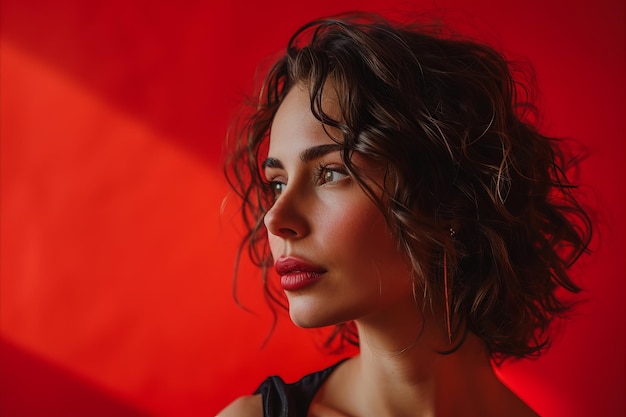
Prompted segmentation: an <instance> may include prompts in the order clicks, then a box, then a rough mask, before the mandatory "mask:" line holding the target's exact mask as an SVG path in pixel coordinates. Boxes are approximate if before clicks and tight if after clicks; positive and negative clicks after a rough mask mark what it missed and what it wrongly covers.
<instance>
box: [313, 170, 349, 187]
mask: <svg viewBox="0 0 626 417" xmlns="http://www.w3.org/2000/svg"><path fill="white" fill-rule="evenodd" d="M347 176H348V174H346V173H345V172H343V171H340V170H337V169H331V168H323V169H322V170H321V173H320V180H319V181H320V184H332V183H335V182H338V181H341V180H342V179H344V178H346V177H347Z"/></svg>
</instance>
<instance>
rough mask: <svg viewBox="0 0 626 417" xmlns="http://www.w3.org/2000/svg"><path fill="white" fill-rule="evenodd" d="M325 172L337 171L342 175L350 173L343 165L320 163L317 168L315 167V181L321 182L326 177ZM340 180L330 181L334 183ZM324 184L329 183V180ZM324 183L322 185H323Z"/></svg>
mask: <svg viewBox="0 0 626 417" xmlns="http://www.w3.org/2000/svg"><path fill="white" fill-rule="evenodd" d="M324 172H336V173H339V174H341V175H346V176H347V175H348V173H347V172H346V170H345V169H344V168H343V167H338V166H331V165H327V164H325V163H320V164H319V165H318V166H317V168H316V169H315V182H316V183H319V182H320V181H321V180H322V179H323V177H324ZM338 181H340V180H336V181H331V182H330V183H331V184H332V183H334V182H338ZM323 184H328V183H327V182H325V183H323ZM323 184H322V185H323Z"/></svg>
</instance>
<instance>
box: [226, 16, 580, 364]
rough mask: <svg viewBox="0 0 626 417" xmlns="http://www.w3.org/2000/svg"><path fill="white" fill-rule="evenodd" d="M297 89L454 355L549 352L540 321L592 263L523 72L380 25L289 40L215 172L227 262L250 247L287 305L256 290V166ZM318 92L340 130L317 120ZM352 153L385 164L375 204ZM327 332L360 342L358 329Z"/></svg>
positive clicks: (263, 241)
mask: <svg viewBox="0 0 626 417" xmlns="http://www.w3.org/2000/svg"><path fill="white" fill-rule="evenodd" d="M296 84H300V85H303V86H305V87H306V88H307V89H308V92H309V94H310V99H311V110H312V112H313V114H314V115H315V117H316V118H317V119H318V120H320V121H321V122H323V123H324V125H326V126H332V127H334V128H338V129H339V131H340V132H341V133H342V137H341V138H334V139H335V140H336V141H337V142H338V143H340V144H341V145H342V149H343V151H342V159H343V162H344V163H345V165H346V169H347V171H348V172H349V173H350V175H351V176H352V177H353V178H354V179H355V180H356V181H357V182H358V183H359V185H360V186H361V187H363V189H364V190H365V191H366V192H367V193H368V194H369V196H370V197H371V198H372V199H373V200H374V201H375V202H376V203H377V204H378V206H379V208H380V209H381V210H382V212H383V214H384V215H385V217H386V220H387V222H388V225H389V228H390V229H391V231H392V232H393V234H394V236H395V237H396V238H397V242H398V247H399V250H401V251H404V252H405V253H406V255H407V256H408V258H409V259H410V260H411V262H412V265H413V269H414V273H415V282H416V284H415V285H416V287H417V288H418V289H419V290H420V291H423V292H424V294H427V295H428V300H430V301H431V302H432V300H440V299H442V298H443V294H444V286H445V285H446V284H448V289H447V290H446V291H447V292H448V294H447V295H448V298H449V301H448V302H449V310H450V312H451V315H452V321H453V323H454V324H455V326H454V327H455V335H457V337H455V340H456V341H457V343H456V345H454V347H453V348H452V349H451V350H450V352H452V351H454V350H455V349H456V348H458V346H460V345H461V344H462V343H463V339H464V337H463V335H465V334H466V332H468V331H469V332H472V333H473V334H475V335H477V336H478V337H479V338H481V339H482V340H483V342H484V343H485V345H486V346H487V349H488V350H489V353H490V355H491V357H492V358H493V359H495V360H496V361H497V360H499V359H500V360H502V359H507V358H522V357H530V356H536V355H539V354H540V353H541V351H543V350H544V349H545V348H547V347H548V345H549V342H550V332H549V330H550V327H551V326H550V325H551V323H552V322H553V320H554V319H555V318H557V317H564V316H566V313H568V312H569V311H570V310H571V308H572V305H573V304H572V300H573V299H574V298H573V297H571V296H572V295H573V294H576V293H578V292H579V291H580V290H581V289H580V287H579V286H578V285H577V284H576V283H574V282H573V280H572V279H571V277H570V274H569V272H568V270H569V268H570V267H571V266H572V264H574V262H576V260H577V259H578V258H579V257H580V256H581V255H582V254H583V253H585V252H588V251H589V249H588V248H589V244H590V241H591V235H592V224H591V220H590V217H589V215H588V214H587V212H586V211H585V210H584V209H583V208H582V206H581V204H580V203H579V202H578V201H577V196H576V195H575V194H576V191H577V187H576V185H575V184H573V183H572V182H571V181H570V179H569V178H568V175H569V174H570V172H571V170H572V169H573V168H576V166H577V159H576V158H575V157H572V156H568V153H567V152H566V150H565V149H566V148H565V146H564V145H565V143H564V141H563V140H560V139H557V138H553V137H548V136H546V135H544V134H542V133H539V131H538V130H539V129H538V127H537V125H538V120H539V115H540V113H539V111H538V109H537V107H536V106H535V105H534V101H533V100H534V97H535V90H534V77H533V76H532V71H531V70H530V68H529V67H527V66H526V67H524V68H521V67H520V68H518V66H517V65H514V64H513V63H511V62H509V61H507V60H506V59H505V57H504V56H503V55H502V54H501V53H499V52H497V51H496V50H495V49H493V48H492V47H490V46H487V45H484V44H482V43H479V42H475V41H471V40H468V39H466V38H464V37H460V36H456V35H453V34H451V33H450V32H448V31H446V30H442V29H441V28H440V27H434V26H428V25H422V26H420V25H416V24H412V25H407V24H401V23H396V22H391V21H389V20H386V19H384V18H382V17H380V16H373V15H364V14H358V15H354V14H352V15H341V16H337V17H333V18H325V19H320V20H315V21H312V22H310V23H308V24H306V25H304V26H303V27H302V28H300V29H299V30H298V31H297V32H296V33H295V34H294V35H293V37H292V38H291V40H290V41H289V44H288V46H287V51H286V53H285V55H284V56H282V57H281V58H280V59H279V60H278V61H277V62H276V63H275V65H274V66H273V68H272V69H271V70H270V71H269V74H268V75H267V78H266V80H265V82H264V84H263V86H262V89H261V92H260V95H259V97H258V100H256V102H255V103H254V110H253V111H252V114H251V115H250V117H249V118H248V119H247V120H246V122H245V123H244V124H242V125H239V126H238V127H236V128H235V129H234V131H233V132H232V135H231V139H234V143H232V146H233V147H234V149H232V153H231V155H230V158H229V160H228V161H227V164H226V167H225V171H226V175H227V179H228V181H229V183H230V184H231V186H232V187H233V189H234V190H235V192H236V193H237V194H238V196H239V197H241V199H242V201H243V204H242V214H243V221H244V224H245V226H246V230H247V234H246V236H245V237H244V241H243V242H242V246H241V248H240V253H239V254H240V255H241V253H242V252H243V251H245V250H248V252H249V255H250V257H251V259H252V261H253V262H254V263H255V264H256V265H258V266H260V267H261V270H262V277H263V283H264V288H265V290H266V291H265V293H266V296H268V298H269V299H271V300H273V301H276V302H277V303H278V304H280V305H282V306H283V307H284V306H285V301H284V298H283V297H281V296H280V294H279V292H280V291H278V290H277V289H276V288H274V287H273V286H272V285H270V282H269V280H268V279H267V275H268V269H269V267H270V266H271V265H272V259H271V254H270V252H269V249H268V243H267V233H266V230H265V226H264V224H263V217H264V215H265V213H266V212H267V210H268V209H269V207H271V204H272V202H273V196H272V195H271V192H270V191H269V190H268V188H267V185H266V184H265V181H264V179H263V176H262V174H261V170H260V161H262V160H263V157H264V156H265V153H266V152H267V146H268V138H269V131H270V128H271V125H272V120H273V118H274V115H275V114H276V111H277V109H278V107H279V106H280V105H281V103H282V101H283V99H284V98H285V96H286V94H287V93H288V92H289V90H290V89H291V88H292V87H294V85H296ZM329 86H330V87H331V88H334V90H335V92H336V96H337V98H338V105H339V108H340V110H341V118H340V120H335V119H333V118H332V117H330V116H329V115H328V114H326V113H324V111H323V110H322V105H321V104H322V96H323V92H324V89H325V88H328V87H329ZM355 154H358V155H359V156H364V157H366V158H368V159H369V160H374V161H378V162H380V163H382V164H383V165H384V168H385V181H384V184H382V185H381V186H382V187H383V193H382V196H381V195H380V192H379V191H377V192H374V190H372V189H371V188H369V187H368V185H367V184H368V181H367V178H366V177H365V173H364V172H363V171H362V170H360V169H359V166H358V165H357V164H355V163H354V162H353V155H355ZM566 174H567V175H566ZM451 230H453V231H454V233H453V235H451V233H450V231H451ZM444 254H445V263H446V267H447V280H449V282H447V283H444V282H443V281H444V279H443V276H444V274H443V272H442V271H443V264H444ZM238 258H239V257H238ZM337 329H338V331H337V332H336V334H340V335H342V336H343V337H344V338H345V339H346V340H357V339H355V337H356V335H355V333H354V327H351V326H349V325H339V327H338V328H337Z"/></svg>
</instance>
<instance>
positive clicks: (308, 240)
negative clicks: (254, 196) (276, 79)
mask: <svg viewBox="0 0 626 417" xmlns="http://www.w3.org/2000/svg"><path fill="white" fill-rule="evenodd" d="M326 90H327V91H328V90H330V89H329V88H326ZM323 105H324V111H325V112H326V113H327V114H329V115H331V116H333V117H338V115H339V109H338V106H337V103H336V101H335V99H334V98H333V97H332V96H331V95H330V94H326V97H325V100H324V103H323ZM331 132H332V131H331ZM355 161H356V162H358V161H359V160H355ZM263 165H264V171H265V177H266V179H267V180H268V181H269V182H270V183H271V184H272V188H273V189H274V191H275V194H276V200H275V202H274V205H273V206H272V207H271V208H270V210H269V211H268V212H267V214H266V216H265V225H266V226H267V231H268V237H269V243H270V247H271V251H272V255H273V258H274V261H275V266H276V269H277V272H278V274H279V275H280V276H281V285H282V286H283V289H285V292H286V294H287V298H288V300H289V312H290V315H291V318H292V320H293V321H294V323H296V324H297V325H299V326H302V327H319V326H326V325H332V324H337V323H342V322H346V321H349V320H356V319H362V318H363V319H364V318H367V317H369V318H371V319H375V320H376V319H377V318H378V317H384V316H381V314H382V315H384V314H387V313H389V312H391V311H393V310H394V309H395V308H397V307H399V306H400V305H403V306H405V307H406V305H407V303H408V304H411V305H413V306H414V305H415V301H414V299H413V288H412V280H411V275H410V267H409V263H408V261H407V260H406V257H405V256H403V255H401V253H400V252H399V251H398V249H397V246H396V241H395V239H394V238H393V236H392V235H391V233H390V231H389V230H388V228H387V227H386V223H385V219H384V217H383V215H382V213H381V212H380V210H379V209H378V208H377V207H376V205H375V204H374V203H373V202H372V201H371V200H370V199H369V198H368V197H367V195H366V194H365V192H364V191H363V190H362V189H361V187H359V185H358V184H357V182H356V181H355V180H353V179H352V178H350V177H349V176H348V175H347V173H346V171H345V169H344V166H343V163H342V160H341V156H340V151H339V147H338V146H337V144H336V143H335V142H334V141H333V140H332V139H331V138H329V137H328V136H327V134H326V132H325V131H324V129H323V127H322V124H321V123H320V122H319V121H318V120H317V119H315V117H314V116H313V114H312V113H311V110H310V101H309V93H308V91H306V90H305V89H304V87H303V86H302V85H296V86H295V87H294V88H292V89H291V91H290V92H289V93H288V94H287V96H286V98H285V99H284V102H283V103H282V105H281V106H280V108H279V109H278V112H277V114H276V117H275V119H274V122H273V124H272V129H271V135H270V145H269V152H268V158H267V160H266V161H265V162H264V164H263ZM372 172H374V170H372ZM372 176H373V178H374V181H376V174H373V175H372ZM372 185H373V187H374V189H379V187H377V185H376V183H374V184H372Z"/></svg>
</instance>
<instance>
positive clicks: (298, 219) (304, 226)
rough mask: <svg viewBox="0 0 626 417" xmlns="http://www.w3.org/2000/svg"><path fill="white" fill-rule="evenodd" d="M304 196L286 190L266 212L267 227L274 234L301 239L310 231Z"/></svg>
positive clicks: (285, 237)
mask: <svg viewBox="0 0 626 417" xmlns="http://www.w3.org/2000/svg"><path fill="white" fill-rule="evenodd" d="M306 213H307V212H306V210H305V202H304V201H303V198H302V196H299V195H298V194H295V193H290V192H289V191H287V190H285V191H284V192H283V193H282V194H281V195H280V197H278V199H277V200H276V201H275V202H274V204H273V205H272V207H271V208H270V209H269V210H268V211H267V213H265V218H264V219H263V221H264V222H265V227H266V228H267V230H268V232H269V233H271V234H272V235H274V236H278V237H281V238H283V239H299V238H302V237H304V236H306V235H307V234H308V233H309V223H308V220H307V214H306Z"/></svg>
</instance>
